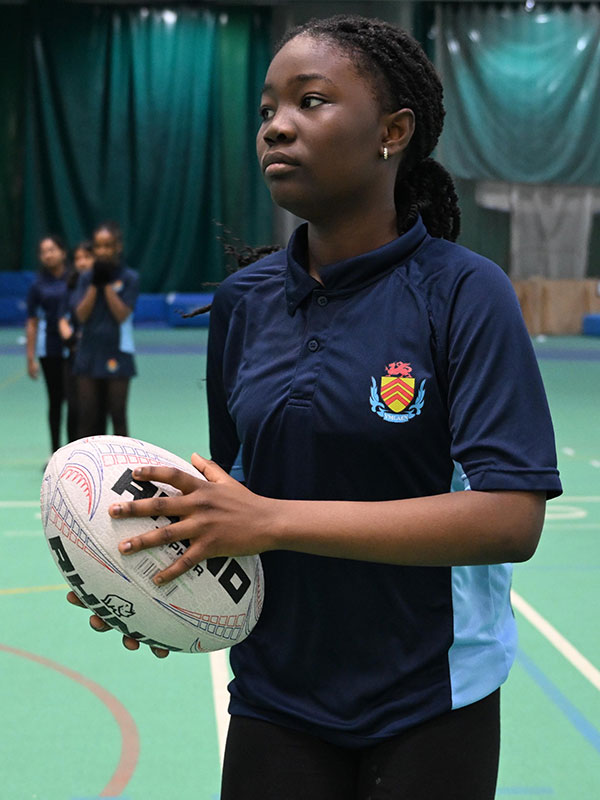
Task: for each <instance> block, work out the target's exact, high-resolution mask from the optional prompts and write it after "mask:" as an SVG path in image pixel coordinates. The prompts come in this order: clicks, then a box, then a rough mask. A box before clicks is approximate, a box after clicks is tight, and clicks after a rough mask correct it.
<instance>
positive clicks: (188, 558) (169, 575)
mask: <svg viewBox="0 0 600 800" xmlns="http://www.w3.org/2000/svg"><path fill="white" fill-rule="evenodd" d="M194 545H195V546H194ZM205 558H206V556H205V554H204V552H203V549H202V547H201V545H200V544H199V543H198V542H194V543H193V544H191V545H190V546H189V547H188V548H187V550H186V551H185V553H184V554H183V555H182V556H179V558H178V559H176V560H175V561H173V563H172V564H170V565H169V566H168V567H167V568H166V569H163V570H161V571H160V572H157V573H156V575H155V576H154V577H153V578H152V581H153V582H154V584H155V585H156V586H163V585H164V584H165V583H169V582H170V581H172V580H174V579H175V578H178V577H179V576H180V575H183V574H184V573H185V572H187V571H188V570H190V569H192V568H193V567H195V566H196V564H199V563H200V562H201V561H204V559H205Z"/></svg>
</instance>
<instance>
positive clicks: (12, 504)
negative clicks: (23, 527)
mask: <svg viewBox="0 0 600 800" xmlns="http://www.w3.org/2000/svg"><path fill="white" fill-rule="evenodd" d="M39 507H40V501H39V500H0V508H39Z"/></svg>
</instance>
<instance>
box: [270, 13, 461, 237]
mask: <svg viewBox="0 0 600 800" xmlns="http://www.w3.org/2000/svg"><path fill="white" fill-rule="evenodd" d="M303 35H304V36H310V37H312V38H313V39H321V40H323V41H326V42H329V43H331V44H333V45H335V46H337V47H339V48H340V50H341V51H342V52H343V53H344V55H346V56H347V57H348V58H349V59H350V61H351V62H352V63H353V64H354V66H355V68H356V70H357V72H358V74H359V75H361V76H363V77H366V78H367V79H368V80H370V81H371V82H372V84H373V88H374V91H375V95H376V97H377V99H378V101H379V103H380V104H381V107H382V110H383V111H384V112H385V113H390V112H393V111H397V110H399V109H401V108H410V109H411V110H412V112H413V114H414V115H415V132H414V134H413V137H412V139H411V141H410V143H409V145H408V148H407V150H406V151H405V154H404V158H403V159H402V161H401V163H400V166H399V168H398V175H397V178H396V186H395V194H394V199H395V204H396V214H397V219H398V233H400V234H401V233H404V232H405V231H406V230H408V228H410V227H411V226H412V224H413V223H414V221H415V219H416V216H417V214H421V216H422V218H423V222H424V223H425V226H426V228H427V230H428V231H429V233H430V234H431V235H432V236H437V237H440V238H443V239H449V240H450V241H455V240H456V238H457V237H458V234H459V231H460V210H459V207H458V199H457V196H456V190H455V188H454V183H453V181H452V178H451V177H450V175H449V173H448V172H447V171H446V170H445V169H444V167H443V166H442V165H441V164H440V163H438V162H437V161H435V160H434V159H433V158H431V157H430V156H431V153H432V152H433V150H434V148H435V146H436V144H437V142H438V140H439V138H440V134H441V132H442V127H443V125H444V116H445V110H444V104H443V89H442V84H441V81H440V78H439V76H438V74H437V72H436V70H435V67H434V66H433V64H432V63H431V61H430V60H429V58H428V57H427V56H426V55H425V52H424V51H423V49H422V47H421V45H420V44H419V43H418V42H417V41H416V39H413V37H412V36H410V35H409V34H408V33H407V32H406V31H404V30H403V29H402V28H399V27H397V26H396V25H393V24H391V23H389V22H384V21H382V20H379V19H370V18H367V17H361V16H356V15H352V14H350V15H345V14H339V15H336V16H333V17H328V18H326V19H311V20H309V21H308V22H306V23H303V24H301V25H298V26H296V27H294V28H291V29H290V30H288V31H287V32H286V33H285V34H284V36H283V38H282V39H280V41H279V42H278V44H277V46H276V50H275V52H276V53H277V52H279V50H281V48H282V47H283V46H284V45H285V44H287V43H288V42H289V41H291V40H292V39H295V38H296V37H297V36H303Z"/></svg>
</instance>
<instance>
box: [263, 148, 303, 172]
mask: <svg viewBox="0 0 600 800" xmlns="http://www.w3.org/2000/svg"><path fill="white" fill-rule="evenodd" d="M261 166H262V170H263V172H265V173H266V172H267V169H268V168H269V167H271V169H270V170H269V172H275V171H278V170H279V169H281V170H285V168H286V167H297V166H298V162H297V161H295V160H294V159H293V158H290V157H289V156H288V155H286V154H285V153H280V152H277V151H274V152H271V153H267V154H266V155H265V156H264V158H263V160H262V162H261Z"/></svg>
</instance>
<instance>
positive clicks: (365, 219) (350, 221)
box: [308, 208, 398, 280]
mask: <svg viewBox="0 0 600 800" xmlns="http://www.w3.org/2000/svg"><path fill="white" fill-rule="evenodd" d="M397 236H398V230H397V223H396V210H395V208H388V209H384V210H383V211H382V209H377V213H370V214H367V215H363V216H361V217H360V218H359V219H356V218H349V217H348V216H345V217H344V218H343V219H342V218H338V219H336V220H325V221H320V222H309V223H308V254H309V273H310V275H311V276H312V277H313V278H316V279H317V280H319V275H320V272H321V268H322V267H324V266H326V265H327V264H333V263H334V262H336V261H344V260H345V259H347V258H354V257H356V256H359V255H362V253H368V252H369V251H371V250H376V249H377V248H378V247H383V245H385V244H388V242H391V241H393V240H394V239H396V238H397Z"/></svg>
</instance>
